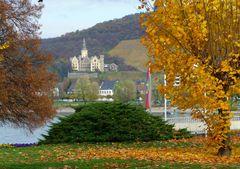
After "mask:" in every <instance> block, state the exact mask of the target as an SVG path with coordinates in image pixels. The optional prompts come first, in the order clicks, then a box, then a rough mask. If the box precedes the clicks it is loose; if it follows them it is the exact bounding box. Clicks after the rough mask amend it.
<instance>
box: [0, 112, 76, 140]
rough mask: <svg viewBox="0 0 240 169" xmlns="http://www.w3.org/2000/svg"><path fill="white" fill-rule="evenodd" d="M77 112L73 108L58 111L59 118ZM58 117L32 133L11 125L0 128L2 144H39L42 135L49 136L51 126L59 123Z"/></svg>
mask: <svg viewBox="0 0 240 169" xmlns="http://www.w3.org/2000/svg"><path fill="white" fill-rule="evenodd" d="M74 111H75V110H73V109H71V108H61V109H58V110H57V112H58V116H66V115H69V114H72V113H74ZM58 116H57V117H55V118H54V119H53V120H51V122H49V123H47V124H46V125H45V126H43V127H41V128H38V129H36V130H34V131H33V132H32V133H30V132H29V131H28V130H26V129H22V128H14V127H11V126H10V125H5V126H1V127H0V144H17V143H20V144H21V143H25V144H26V143H37V142H38V141H39V139H42V138H43V137H42V134H47V131H48V130H49V125H50V124H51V123H52V122H57V121H58Z"/></svg>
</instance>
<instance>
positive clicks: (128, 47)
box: [108, 39, 148, 70]
mask: <svg viewBox="0 0 240 169" xmlns="http://www.w3.org/2000/svg"><path fill="white" fill-rule="evenodd" d="M108 54H109V55H110V56H119V57H122V58H123V59H124V60H125V63H126V64H127V65H132V66H134V67H136V68H139V69H140V70H146V63H147V59H148V57H147V50H146V49H145V48H144V46H143V45H142V44H141V43H140V41H139V39H135V40H123V41H121V42H120V43H119V44H118V45H117V46H115V47H114V48H113V49H112V50H110V51H109V53H108Z"/></svg>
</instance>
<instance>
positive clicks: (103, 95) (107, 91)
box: [99, 80, 118, 101]
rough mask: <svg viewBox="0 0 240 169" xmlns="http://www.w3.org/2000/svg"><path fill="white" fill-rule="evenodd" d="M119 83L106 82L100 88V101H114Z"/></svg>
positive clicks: (114, 81)
mask: <svg viewBox="0 0 240 169" xmlns="http://www.w3.org/2000/svg"><path fill="white" fill-rule="evenodd" d="M117 82H118V81H116V80H112V81H111V80H104V81H102V82H101V85H100V87H99V96H100V100H103V101H113V98H112V97H113V94H114V86H115V84H116V83H117Z"/></svg>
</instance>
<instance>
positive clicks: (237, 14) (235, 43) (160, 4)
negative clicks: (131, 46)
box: [140, 0, 240, 155]
mask: <svg viewBox="0 0 240 169" xmlns="http://www.w3.org/2000/svg"><path fill="white" fill-rule="evenodd" d="M140 2H141V5H140V8H145V9H147V11H148V12H147V13H145V14H143V15H142V18H141V24H142V26H143V27H144V28H145V30H146V35H145V36H144V37H143V38H142V42H143V44H144V45H145V46H146V47H147V48H148V51H149V53H150V54H151V58H150V61H149V62H150V63H151V68H152V70H153V71H156V72H160V71H164V72H165V74H166V75H167V86H163V85H159V91H160V92H161V93H162V94H167V96H168V98H169V99H171V101H172V103H173V104H174V105H177V106H178V107H180V108H182V109H187V108H190V109H192V115H193V117H195V118H199V119H202V120H203V121H204V122H206V124H207V126H208V128H207V130H208V134H209V136H211V138H212V143H213V144H214V145H215V146H216V147H217V148H218V149H219V155H229V154H230V152H231V148H230V147H231V146H230V138H229V131H230V126H231V122H230V118H231V117H232V114H231V112H230V102H229V101H230V99H231V98H232V96H234V95H237V94H239V93H240V78H239V77H240V69H239V68H240V59H239V58H240V56H239V47H240V39H239V36H240V35H239V33H240V1H238V0H155V1H146V0H140ZM176 77H180V79H181V81H180V85H179V86H176V85H174V83H175V79H176Z"/></svg>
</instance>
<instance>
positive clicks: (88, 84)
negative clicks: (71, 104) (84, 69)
mask: <svg viewBox="0 0 240 169" xmlns="http://www.w3.org/2000/svg"><path fill="white" fill-rule="evenodd" d="M98 92H99V86H98V83H97V82H94V81H91V80H90V78H89V77H88V76H83V77H81V78H79V79H78V80H77V83H76V91H75V93H74V98H77V99H81V100H83V102H84V103H86V102H87V101H95V100H96V99H97V98H98Z"/></svg>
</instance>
